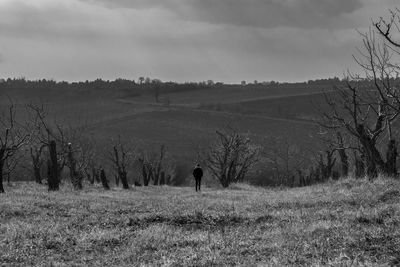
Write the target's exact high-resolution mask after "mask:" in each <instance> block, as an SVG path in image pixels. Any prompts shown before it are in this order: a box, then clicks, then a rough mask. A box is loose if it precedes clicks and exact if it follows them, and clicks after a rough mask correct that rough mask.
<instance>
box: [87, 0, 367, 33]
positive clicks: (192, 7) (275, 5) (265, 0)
mask: <svg viewBox="0 0 400 267" xmlns="http://www.w3.org/2000/svg"><path fill="white" fill-rule="evenodd" d="M82 1H86V2H91V3H100V4H103V5H105V6H107V7H111V8H134V9H144V8H163V9H166V10H168V11H169V12H172V13H175V14H176V15H178V16H179V17H180V18H182V19H185V20H192V21H202V22H206V23H211V24H230V25H235V26H254V27H261V28H274V27H279V26H286V27H296V28H338V27H342V26H343V25H345V23H346V21H344V20H346V19H345V18H344V17H343V16H344V15H346V14H350V13H352V12H354V11H356V10H358V9H360V8H362V7H363V2H362V1H361V0H334V1H333V0H218V1H216V0H163V1H157V0H82Z"/></svg>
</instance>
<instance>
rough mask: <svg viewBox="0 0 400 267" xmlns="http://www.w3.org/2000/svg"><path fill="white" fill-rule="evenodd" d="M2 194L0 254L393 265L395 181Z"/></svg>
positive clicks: (123, 262)
mask: <svg viewBox="0 0 400 267" xmlns="http://www.w3.org/2000/svg"><path fill="white" fill-rule="evenodd" d="M85 188H86V189H85V190H84V191H82V192H76V191H73V190H72V188H70V187H69V186H67V185H64V186H63V187H62V189H61V191H60V192H51V193H50V192H47V189H46V188H45V187H44V186H43V187H41V186H39V185H36V184H33V183H16V184H14V185H13V186H11V187H10V186H8V187H7V188H6V191H7V193H6V194H2V195H0V237H1V238H0V262H1V263H2V264H5V265H13V266H18V265H21V266H22V265H36V266H45V265H46V266H47V265H49V264H51V265H53V266H71V265H74V266H104V265H113V266H115V265H119V266H128V265H129V266H130V265H141V264H151V265H167V266H175V265H181V266H182V265H183V266H193V265H196V266H212V265H235V264H245V265H252V264H264V265H275V266H281V265H308V266H310V265H314V266H316V265H333V266H359V265H362V266H377V265H379V266H383V265H387V266H389V265H392V266H394V265H398V264H400V257H399V254H398V251H400V227H399V223H400V204H399V201H400V182H399V181H395V180H391V179H383V178H379V179H377V180H376V181H374V182H368V181H366V180H352V179H346V180H342V181H339V182H335V183H328V184H322V185H315V186H311V187H306V188H296V189H280V190H278V189H275V190H271V189H263V188H256V187H251V186H248V185H233V186H232V188H231V189H227V190H222V189H211V188H203V191H202V192H201V193H196V192H194V189H193V188H175V187H168V186H163V187H148V188H142V187H139V188H138V187H136V188H134V189H131V190H128V191H122V190H120V189H113V190H111V191H108V192H106V191H103V189H101V188H99V187H89V186H86V187H85Z"/></svg>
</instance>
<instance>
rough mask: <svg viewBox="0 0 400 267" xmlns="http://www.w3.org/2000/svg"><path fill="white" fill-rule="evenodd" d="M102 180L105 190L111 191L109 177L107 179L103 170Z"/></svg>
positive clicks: (101, 173)
mask: <svg viewBox="0 0 400 267" xmlns="http://www.w3.org/2000/svg"><path fill="white" fill-rule="evenodd" d="M100 180H101V184H102V185H103V188H104V189H105V190H110V186H109V185H108V181H107V177H106V173H105V172H104V169H101V171H100Z"/></svg>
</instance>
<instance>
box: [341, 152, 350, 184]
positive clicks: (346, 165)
mask: <svg viewBox="0 0 400 267" xmlns="http://www.w3.org/2000/svg"><path fill="white" fill-rule="evenodd" d="M338 153H339V157H340V163H341V165H342V177H346V176H347V175H348V174H349V158H348V156H347V153H346V150H344V149H339V150H338Z"/></svg>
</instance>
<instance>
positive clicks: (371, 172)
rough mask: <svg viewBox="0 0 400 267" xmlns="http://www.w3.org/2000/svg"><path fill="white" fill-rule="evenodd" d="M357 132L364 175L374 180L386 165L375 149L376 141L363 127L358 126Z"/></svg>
mask: <svg viewBox="0 0 400 267" xmlns="http://www.w3.org/2000/svg"><path fill="white" fill-rule="evenodd" d="M357 132H358V134H359V140H360V143H361V145H362V148H363V150H364V154H365V155H364V156H365V165H366V169H367V171H366V174H367V176H368V177H369V178H370V179H372V178H376V177H377V176H378V172H384V171H385V169H386V164H385V162H384V161H383V159H382V157H381V154H380V153H379V151H378V149H377V148H376V141H375V140H374V139H372V138H371V137H370V136H369V135H368V133H367V132H366V130H365V128H364V125H362V124H360V125H358V126H357Z"/></svg>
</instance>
